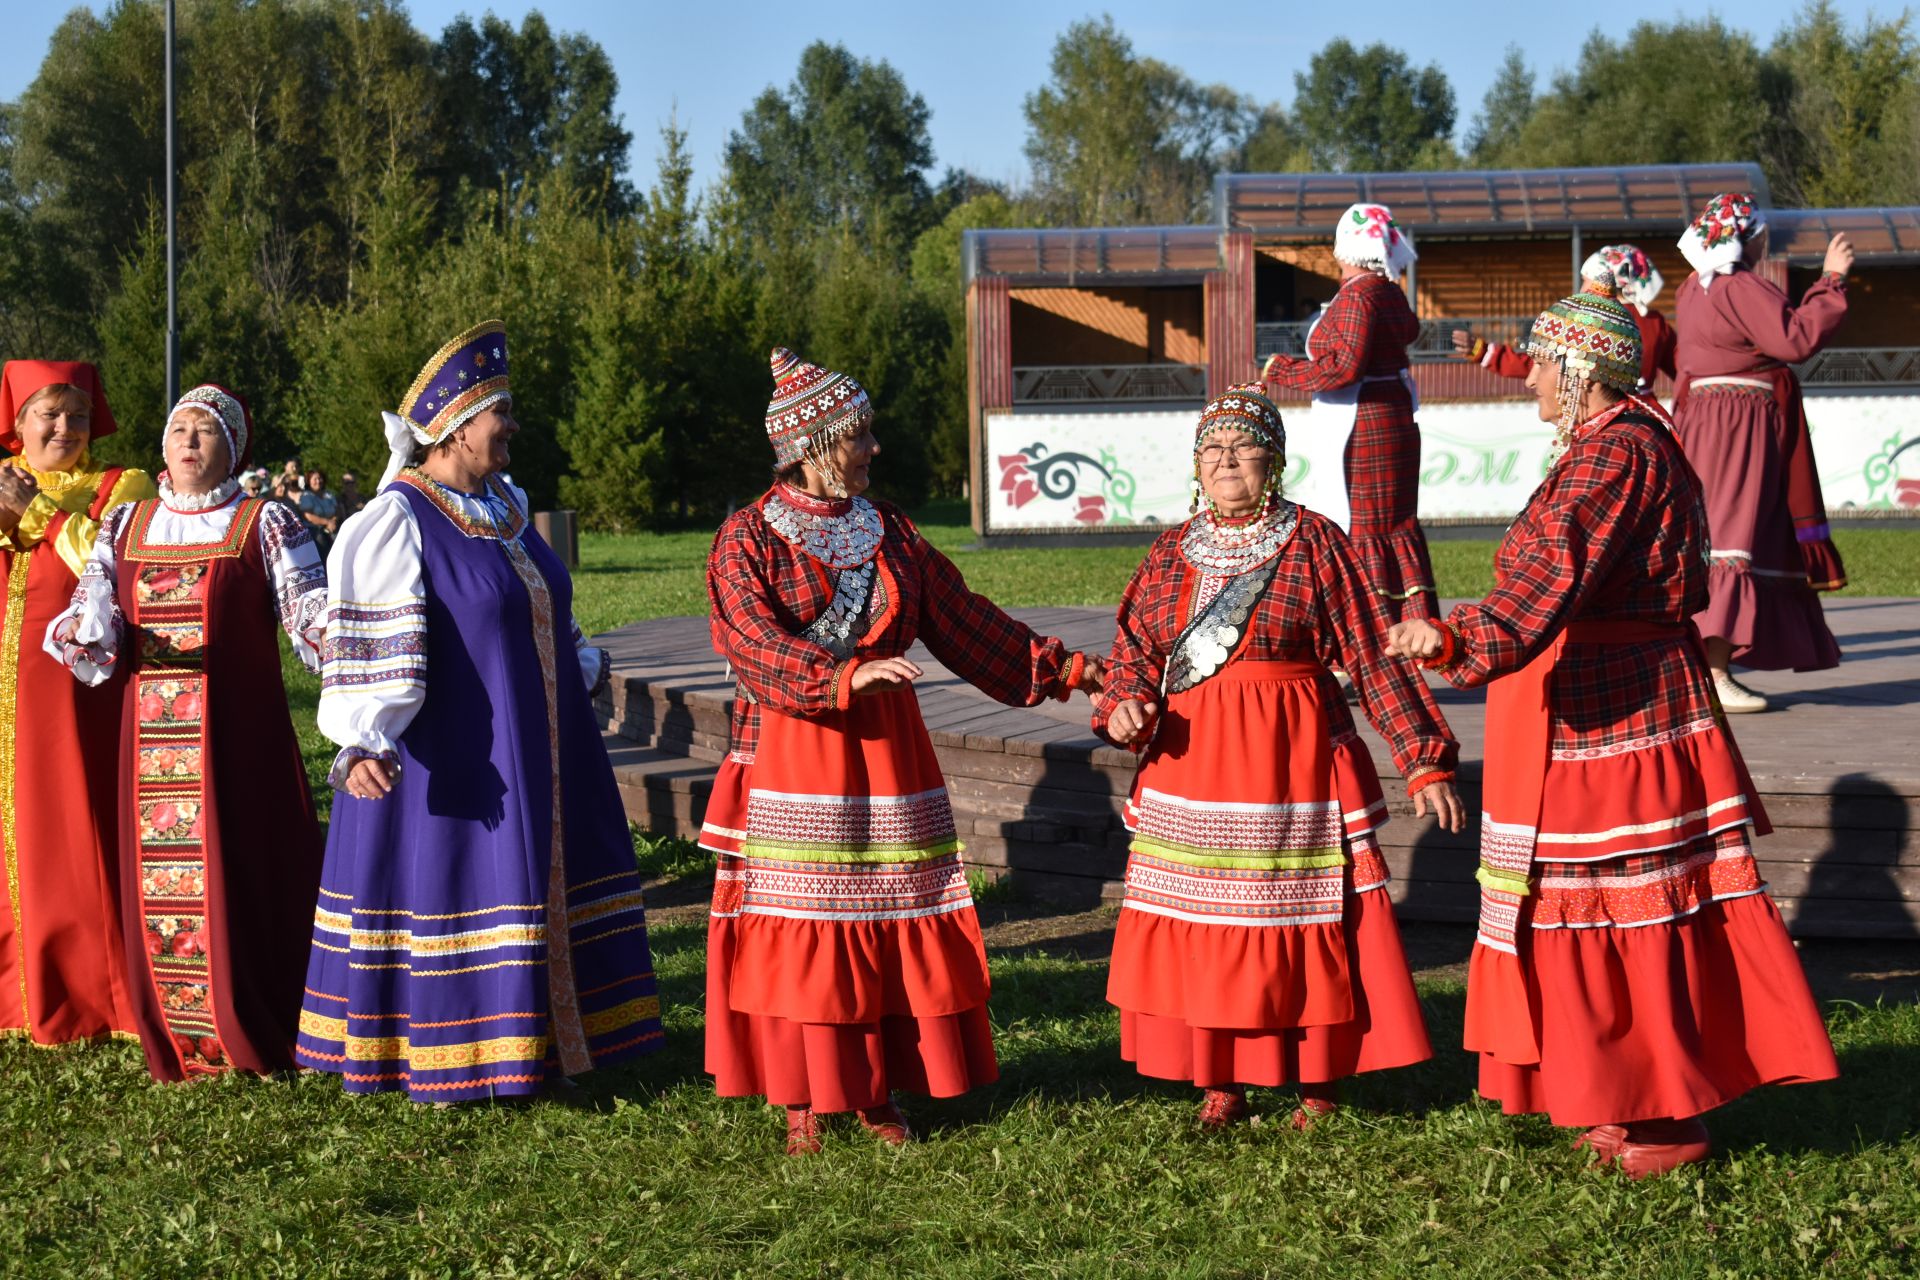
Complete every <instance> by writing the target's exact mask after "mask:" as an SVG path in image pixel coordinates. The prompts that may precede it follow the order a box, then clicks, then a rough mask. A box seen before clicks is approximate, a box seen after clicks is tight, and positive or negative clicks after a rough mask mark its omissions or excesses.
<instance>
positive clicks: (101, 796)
mask: <svg viewBox="0 0 1920 1280" xmlns="http://www.w3.org/2000/svg"><path fill="white" fill-rule="evenodd" d="M56 386H57V387H72V388H76V389H77V390H79V391H81V392H83V393H84V394H85V395H86V396H87V397H88V398H89V399H90V400H91V401H92V405H91V412H92V419H93V421H92V433H91V434H92V438H93V439H96V440H97V439H99V438H100V437H102V436H108V435H112V434H113V431H114V427H115V424H114V420H113V411H112V410H111V409H110V408H108V406H107V398H106V393H105V392H104V391H103V390H102V388H101V386H100V375H99V373H98V372H97V371H96V370H95V369H94V367H93V366H92V365H90V364H80V363H73V362H66V361H51V360H10V361H8V362H7V364H6V368H5V370H4V373H0V444H4V445H5V447H6V449H7V451H8V452H9V453H11V454H13V455H15V456H14V457H11V458H9V459H7V460H6V462H5V464H4V465H7V466H13V467H18V468H20V469H21V470H23V471H25V472H27V473H28V474H29V475H31V476H32V477H33V479H34V480H35V482H36V483H37V484H38V485H39V487H40V493H39V495H38V496H37V497H35V498H34V499H33V501H32V502H31V503H30V504H29V505H28V507H27V509H26V511H25V513H23V514H22V516H21V518H20V523H19V524H18V525H16V526H15V527H14V528H13V529H12V530H11V531H10V532H8V533H5V534H0V554H3V555H4V559H5V562H6V567H7V575H6V582H7V590H6V603H5V606H4V609H5V612H4V614H3V615H0V726H4V733H0V846H4V847H3V848H0V853H3V854H4V865H5V876H4V885H0V888H4V891H5V895H6V907H5V909H4V911H0V1037H18V1038H21V1039H25V1040H28V1041H30V1042H32V1043H34V1044H38V1045H52V1044H63V1043H67V1042H69V1041H75V1040H92V1039H98V1038H100V1037H103V1036H108V1035H117V1036H124V1037H129V1038H131V1037H133V1035H134V1033H135V1024H134V1018H133V1008H132V1000H131V996H130V994H129V982H128V977H127V965H126V960H125V956H124V955H123V953H122V951H121V948H120V925H119V913H118V911H117V910H116V908H115V905H114V896H113V879H112V877H113V855H112V852H111V850H112V848H113V841H114V837H113V832H114V823H115V820H116V796H117V795H118V785H117V784H118V778H117V776H116V774H115V771H114V763H115V760H116V758H117V752H116V748H115V743H116V741H117V740H118V733H119V717H120V697H119V690H118V689H117V688H115V689H87V688H83V687H81V686H80V685H77V684H75V683H74V681H73V680H72V679H71V678H69V677H68V676H67V674H66V673H65V672H64V671H62V670H60V668H59V667H57V666H55V665H54V664H53V663H51V662H48V661H47V660H46V658H45V657H43V656H42V655H41V654H40V652H39V648H40V638H41V636H42V635H44V634H45V633H46V629H47V624H48V623H49V622H50V621H51V620H52V619H53V618H54V616H55V615H56V614H58V613H59V612H60V611H61V610H62V609H65V608H66V606H67V601H68V600H69V599H70V598H71V597H72V596H73V589H74V584H75V582H76V581H77V579H78V575H79V573H80V570H81V568H82V567H83V566H84V565H85V563H86V558H87V552H88V550H89V549H90V548H91V547H92V546H93V539H94V535H95V534H96V533H97V532H98V531H99V528H100V521H101V520H102V519H103V518H104V517H105V515H106V513H107V512H108V511H110V510H112V509H113V508H115V507H117V506H119V505H121V504H122V503H126V502H133V501H137V500H139V499H141V498H147V497H151V496H152V495H153V492H154V488H153V481H152V479H151V478H149V477H148V475H147V474H146V472H144V471H135V470H130V469H127V468H122V467H100V466H97V465H95V464H94V463H93V461H92V459H91V456H90V454H88V453H84V452H83V453H82V454H81V455H80V459H79V461H78V462H77V463H76V464H75V465H74V467H73V469H72V470H71V471H64V472H42V471H36V470H34V468H32V467H31V466H29V465H27V462H26V460H25V458H23V457H20V456H19V454H20V452H21V449H22V447H23V446H22V442H21V439H20V436H19V434H18V430H17V427H18V425H19V420H20V417H21V414H22V411H23V410H26V409H27V402H28V401H29V400H31V399H33V397H34V396H36V395H38V394H39V393H40V392H41V391H43V390H45V389H47V388H48V387H56Z"/></svg>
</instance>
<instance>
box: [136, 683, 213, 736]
mask: <svg viewBox="0 0 1920 1280" xmlns="http://www.w3.org/2000/svg"><path fill="white" fill-rule="evenodd" d="M204 692H205V685H204V684H202V682H201V681H199V680H198V679H194V678H186V679H180V680H149V681H146V682H144V683H143V684H142V685H141V686H140V699H139V702H138V703H137V704H136V705H135V709H134V711H135V714H136V715H137V716H138V717H139V718H140V725H141V727H142V728H148V727H155V728H160V727H166V726H179V727H180V728H183V729H189V728H197V727H198V726H199V724H200V716H201V713H202V710H203V694H204Z"/></svg>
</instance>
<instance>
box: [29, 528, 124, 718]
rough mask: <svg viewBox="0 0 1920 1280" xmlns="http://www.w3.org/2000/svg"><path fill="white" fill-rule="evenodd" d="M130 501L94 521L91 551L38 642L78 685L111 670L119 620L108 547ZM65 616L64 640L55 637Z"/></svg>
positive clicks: (112, 556)
mask: <svg viewBox="0 0 1920 1280" xmlns="http://www.w3.org/2000/svg"><path fill="white" fill-rule="evenodd" d="M135 505H136V504H134V503H131V502H129V503H123V504H122V505H120V506H118V507H115V508H114V509H113V510H112V511H109V512H108V513H107V518H106V519H105V520H102V521H101V522H100V532H99V534H97V535H96V536H95V537H94V540H93V550H92V551H90V552H88V553H87V562H86V564H85V565H84V566H83V567H82V568H81V570H80V582H79V585H77V586H76V587H74V589H73V598H72V600H71V601H69V602H68V604H67V607H66V608H65V609H64V610H62V611H61V612H60V613H57V614H55V615H54V618H53V621H52V622H50V623H48V624H47V634H46V638H45V640H43V641H42V646H43V647H44V648H45V649H46V651H47V652H48V653H49V654H51V655H52V656H53V659H54V661H56V662H58V663H60V665H62V666H64V667H65V668H67V670H69V671H71V672H73V678H74V679H76V680H78V681H79V682H80V683H82V684H84V685H88V686H93V685H97V684H101V683H103V682H105V680H106V679H107V677H109V676H111V675H112V674H113V664H114V662H115V660H116V659H117V658H118V657H119V653H120V640H121V636H122V633H123V632H124V630H125V619H124V618H123V617H122V616H121V614H120V598H119V583H118V581H117V580H116V579H115V577H114V565H115V553H114V547H115V545H116V544H117V543H118V542H119V541H120V530H121V529H123V528H124V527H126V523H127V518H128V517H129V516H131V515H132V514H133V509H134V506H135ZM69 619H71V620H72V622H73V638H72V639H71V640H70V641H66V640H59V639H56V638H55V636H56V634H57V633H58V632H59V631H60V630H61V629H62V628H63V626H64V625H65V624H66V623H67V622H68V620H69Z"/></svg>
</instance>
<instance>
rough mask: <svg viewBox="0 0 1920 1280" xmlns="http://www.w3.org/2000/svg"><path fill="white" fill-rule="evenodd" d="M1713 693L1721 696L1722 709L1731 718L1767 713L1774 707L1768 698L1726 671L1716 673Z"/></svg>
mask: <svg viewBox="0 0 1920 1280" xmlns="http://www.w3.org/2000/svg"><path fill="white" fill-rule="evenodd" d="M1713 691H1714V692H1715V693H1717V694H1719V695H1720V709H1721V710H1722V711H1725V712H1726V713H1727V714H1728V715H1731V716H1737V715H1745V714H1747V713H1749V712H1753V711H1766V710H1768V709H1769V708H1771V707H1772V706H1773V704H1772V703H1770V702H1768V701H1767V700H1766V698H1764V697H1762V696H1761V695H1760V694H1757V693H1755V692H1754V691H1753V690H1751V689H1749V688H1747V686H1745V685H1743V684H1741V683H1740V682H1739V681H1738V680H1735V679H1734V678H1733V676H1732V675H1731V674H1729V673H1727V672H1725V671H1716V672H1714V674H1713Z"/></svg>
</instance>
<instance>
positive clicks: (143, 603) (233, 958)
mask: <svg viewBox="0 0 1920 1280" xmlns="http://www.w3.org/2000/svg"><path fill="white" fill-rule="evenodd" d="M239 502H240V510H239V511H238V513H237V514H235V515H234V517H233V519H232V522H231V524H230V525H229V526H228V531H227V534H226V536H225V537H224V538H222V539H221V540H220V541H219V542H216V543H207V544H201V545H191V544H189V545H156V544H153V543H150V542H149V541H148V540H147V538H146V536H145V534H146V531H147V528H148V525H149V524H150V522H151V521H152V519H153V515H154V513H155V510H156V509H157V508H158V507H159V505H160V500H159V499H148V500H147V501H145V502H142V503H139V504H138V505H135V506H132V507H129V508H123V511H125V512H127V513H128V514H127V515H126V516H125V517H124V518H121V519H118V520H116V521H115V522H114V524H113V525H110V528H112V529H113V532H112V534H110V535H109V536H114V538H115V542H114V549H115V561H116V563H117V566H118V568H117V572H116V580H117V587H118V590H117V596H116V602H117V604H118V606H119V610H120V613H121V615H122V616H123V617H124V619H125V634H126V637H127V638H126V640H125V642H124V644H123V648H122V657H123V659H124V660H130V661H128V662H126V663H125V665H131V666H132V677H131V679H130V680H129V681H128V684H127V691H126V709H125V712H124V714H123V717H122V729H121V755H120V777H121V778H122V779H123V780H124V785H123V792H122V795H123V799H122V802H121V821H120V900H121V903H122V904H123V907H122V913H121V914H122V917H123V920H124V922H125V925H124V927H125V937H126V944H127V947H128V951H129V962H130V964H131V966H132V968H133V982H132V988H133V991H132V995H133V1004H134V1015H135V1019H136V1023H137V1025H138V1029H139V1032H140V1041H141V1044H142V1045H143V1046H144V1047H145V1049H146V1055H147V1067H148V1069H149V1070H150V1071H151V1072H152V1073H153V1075H154V1076H155V1078H157V1079H161V1080H181V1079H185V1078H186V1077H188V1076H190V1075H200V1074H207V1073H211V1072H216V1071H221V1070H225V1069H227V1068H231V1067H238V1068H242V1069H244V1070H249V1071H256V1072H262V1073H265V1072H269V1071H279V1070H283V1069H287V1068H291V1067H292V1066H293V1065H294V1064H293V1043H294V1036H295V1033H296V1031H297V1029H298V1026H299V1019H300V995H301V987H302V983H303V979H304V978H305V975H306V964H307V943H308V939H309V936H310V926H311V922H312V919H313V909H314V899H315V897H316V895H317V893H318V890H319V884H320V855H321V846H320V832H319V828H318V827H317V826H316V824H315V822H314V815H313V799H312V796H311V795H310V794H309V792H308V790H307V779H306V769H305V766H304V765H303V763H302V761H301V757H300V744H299V742H298V740H297V739H296V738H295V736H294V732H293V724H292V722H291V721H290V720H289V719H288V716H287V711H286V708H287V691H286V687H285V685H284V683H283V682H282V680H281V677H280V642H279V636H278V630H279V628H278V627H277V626H276V618H277V613H276V607H275V599H274V586H273V583H272V581H271V579H270V576H269V574H268V572H267V568H266V564H265V556H264V553H263V551H262V549H261V538H260V536H259V531H258V530H257V529H256V524H257V523H258V522H259V521H260V520H261V519H262V515H263V512H264V510H265V508H266V507H267V506H268V504H267V503H266V502H264V501H262V500H260V499H257V498H243V499H240V500H239ZM116 526H117V527H116Z"/></svg>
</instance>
